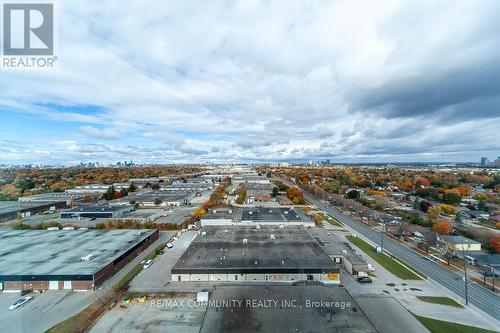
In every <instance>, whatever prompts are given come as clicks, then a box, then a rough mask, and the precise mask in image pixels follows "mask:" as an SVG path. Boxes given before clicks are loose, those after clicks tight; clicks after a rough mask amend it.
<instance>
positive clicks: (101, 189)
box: [64, 183, 131, 194]
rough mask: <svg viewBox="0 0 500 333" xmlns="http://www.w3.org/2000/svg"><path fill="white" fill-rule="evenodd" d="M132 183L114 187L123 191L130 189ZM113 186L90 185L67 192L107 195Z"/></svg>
mask: <svg viewBox="0 0 500 333" xmlns="http://www.w3.org/2000/svg"><path fill="white" fill-rule="evenodd" d="M130 184H131V183H115V184H113V187H114V188H115V190H116V191H119V190H121V189H128V188H129V186H130ZM110 186H111V185H108V184H88V185H82V186H75V187H74V188H70V189H67V190H65V191H64V192H66V193H77V194H102V193H105V192H106V191H107V190H108V188H109V187H110Z"/></svg>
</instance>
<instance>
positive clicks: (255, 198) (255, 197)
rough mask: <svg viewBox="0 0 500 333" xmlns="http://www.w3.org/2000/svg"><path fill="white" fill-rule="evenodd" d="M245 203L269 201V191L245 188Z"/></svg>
mask: <svg viewBox="0 0 500 333" xmlns="http://www.w3.org/2000/svg"><path fill="white" fill-rule="evenodd" d="M245 201H246V203H247V204H250V203H255V202H268V201H271V192H269V191H268V190H247V196H246V200H245Z"/></svg>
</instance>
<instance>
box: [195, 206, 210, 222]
mask: <svg viewBox="0 0 500 333" xmlns="http://www.w3.org/2000/svg"><path fill="white" fill-rule="evenodd" d="M206 213H207V211H206V210H204V209H203V208H198V209H195V210H194V211H193V217H194V218H195V219H197V220H199V219H201V218H202V217H203V216H205V214H206Z"/></svg>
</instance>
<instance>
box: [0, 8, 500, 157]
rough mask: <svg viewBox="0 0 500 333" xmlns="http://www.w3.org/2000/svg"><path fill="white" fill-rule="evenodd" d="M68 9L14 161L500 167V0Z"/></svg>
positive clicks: (22, 105)
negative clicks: (499, 162)
mask: <svg viewBox="0 0 500 333" xmlns="http://www.w3.org/2000/svg"><path fill="white" fill-rule="evenodd" d="M123 3H124V2H123V1H100V0H96V1H89V0H85V1H56V5H57V15H56V19H57V26H58V29H57V31H58V38H57V39H58V43H57V49H56V52H57V56H58V61H57V63H56V66H55V68H54V69H38V70H19V69H17V70H14V69H5V68H0V128H1V130H0V163H14V164H15V163H26V162H33V163H77V162H79V161H101V162H114V161H123V160H133V161H135V162H159V163H170V162H188V163H189V162H204V161H275V160H309V159H313V160H317V159H327V158H329V159H331V160H332V161H339V162H353V161H372V162H379V161H478V160H479V158H480V157H481V156H488V157H490V158H491V159H494V158H495V157H496V156H497V155H500V26H499V21H498V13H499V12H500V1H497V0H483V1H390V0H387V1H386V0H384V1H366V2H365V1H241V2H238V1H165V0H161V1H134V2H133V1H128V2H127V5H124V4H123Z"/></svg>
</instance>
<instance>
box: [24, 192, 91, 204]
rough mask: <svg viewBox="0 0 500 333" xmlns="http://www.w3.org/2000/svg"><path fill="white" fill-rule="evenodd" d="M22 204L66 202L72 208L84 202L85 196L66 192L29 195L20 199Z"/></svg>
mask: <svg viewBox="0 0 500 333" xmlns="http://www.w3.org/2000/svg"><path fill="white" fill-rule="evenodd" d="M17 200H18V201H20V202H60V201H65V202H66V205H68V206H72V205H74V204H76V203H80V202H82V201H83V194H81V193H65V192H53V193H41V194H34V195H28V196H25V197H19V198H18V199H17Z"/></svg>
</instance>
